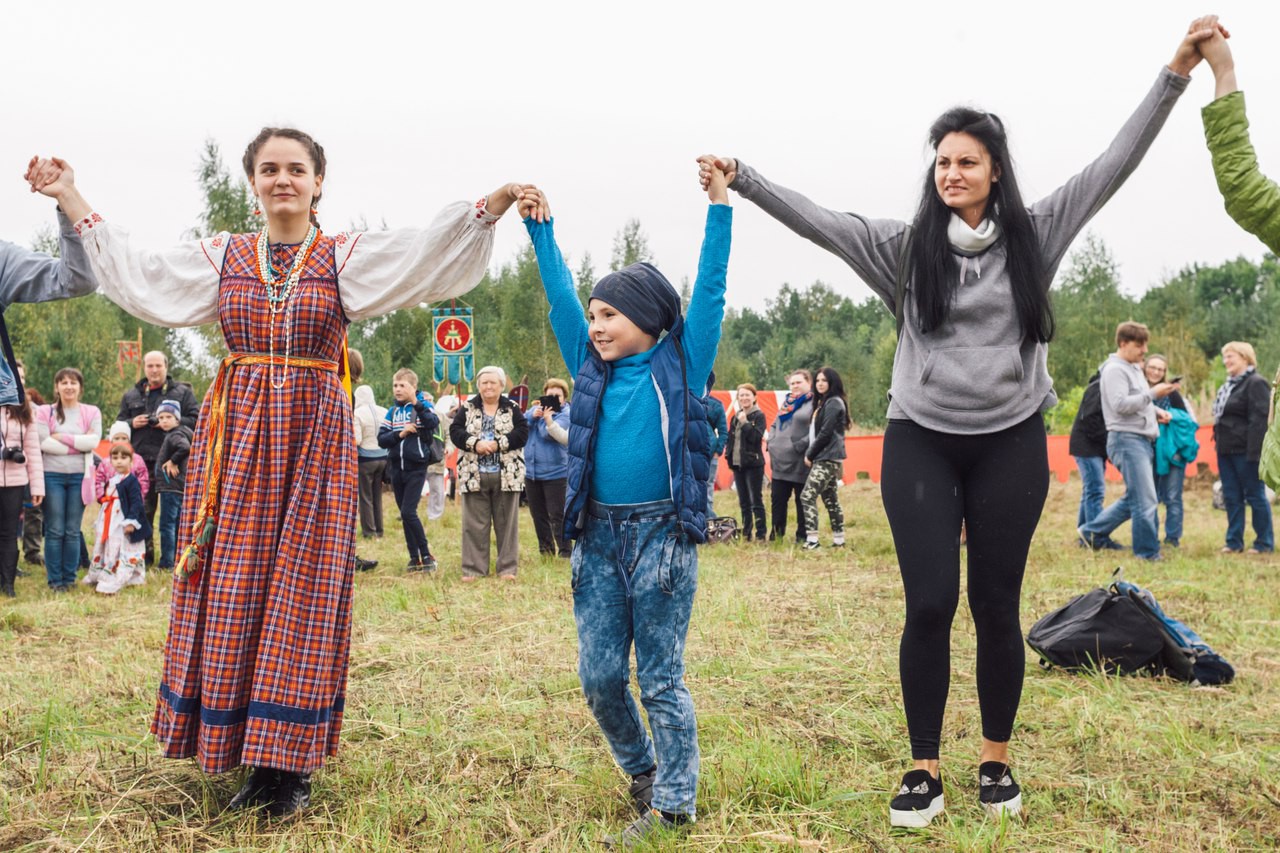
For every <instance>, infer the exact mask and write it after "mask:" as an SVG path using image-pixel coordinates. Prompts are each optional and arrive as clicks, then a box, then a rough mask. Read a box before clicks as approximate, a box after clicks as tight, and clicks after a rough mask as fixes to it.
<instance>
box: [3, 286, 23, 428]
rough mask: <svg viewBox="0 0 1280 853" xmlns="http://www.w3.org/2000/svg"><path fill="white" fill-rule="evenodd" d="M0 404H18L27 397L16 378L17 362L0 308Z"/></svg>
mask: <svg viewBox="0 0 1280 853" xmlns="http://www.w3.org/2000/svg"><path fill="white" fill-rule="evenodd" d="M0 350H3V355H2V356H0V406H20V405H22V403H23V402H24V401H25V400H26V399H27V397H26V394H25V393H24V391H23V388H22V381H21V380H20V379H19V378H18V362H17V361H16V360H15V358H14V355H13V345H12V344H10V343H9V330H8V329H6V328H5V325H4V309H2V308H0Z"/></svg>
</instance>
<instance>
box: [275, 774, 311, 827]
mask: <svg viewBox="0 0 1280 853" xmlns="http://www.w3.org/2000/svg"><path fill="white" fill-rule="evenodd" d="M309 805H311V774H310V773H289V772H286V771H284V770H282V771H280V782H279V783H278V784H277V785H276V787H275V790H274V791H273V792H272V794H271V799H270V801H269V802H268V803H267V814H269V815H271V816H272V817H290V816H292V815H295V814H297V813H298V812H300V811H302V810H303V809H305V808H306V807H307V806H309Z"/></svg>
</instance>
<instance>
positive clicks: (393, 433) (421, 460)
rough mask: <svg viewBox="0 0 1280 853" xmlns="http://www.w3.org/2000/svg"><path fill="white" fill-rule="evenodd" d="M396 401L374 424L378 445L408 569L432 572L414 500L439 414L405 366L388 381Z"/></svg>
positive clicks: (419, 490)
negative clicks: (406, 549) (401, 526)
mask: <svg viewBox="0 0 1280 853" xmlns="http://www.w3.org/2000/svg"><path fill="white" fill-rule="evenodd" d="M391 393H392V394H393V395H394V396H395V399H396V403H395V405H394V406H392V407H391V408H390V409H388V410H387V414H386V416H385V417H384V418H383V419H382V425H381V426H380V427H379V428H378V446H379V447H385V448H386V449H387V470H388V471H390V472H391V489H392V491H394V492H395V496H396V506H398V507H399V508H400V521H401V522H402V523H403V524H404V539H405V544H407V545H408V546H409V566H408V570H409V571H411V572H433V571H435V569H436V561H435V558H434V557H432V556H431V551H430V549H429V548H428V547H427V531H426V530H425V529H423V527H422V519H420V518H418V501H420V500H422V487H423V486H424V485H425V484H426V482H427V465H428V464H429V462H430V459H429V458H428V454H429V453H430V451H431V437H432V436H433V435H434V434H435V431H436V427H437V426H439V424H440V418H439V417H437V416H436V413H435V410H434V409H433V408H432V406H431V402H430V401H429V400H427V398H426V396H425V395H424V394H423V393H422V392H421V391H419V390H418V374H416V373H414V372H413V371H412V370H410V369H409V368H407V367H402V368H400V369H399V370H397V371H396V373H395V376H394V377H393V378H392V382H391Z"/></svg>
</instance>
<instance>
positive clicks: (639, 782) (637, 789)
mask: <svg viewBox="0 0 1280 853" xmlns="http://www.w3.org/2000/svg"><path fill="white" fill-rule="evenodd" d="M657 775H658V768H656V767H650V768H649V769H648V770H646V771H644V772H643V773H637V774H636V775H634V776H632V777H631V787H630V790H629V791H628V793H629V794H631V805H633V806H635V809H636V813H637V814H646V813H648V812H649V810H650V809H651V808H653V780H654V778H656V777H657Z"/></svg>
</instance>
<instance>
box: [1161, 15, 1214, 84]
mask: <svg viewBox="0 0 1280 853" xmlns="http://www.w3.org/2000/svg"><path fill="white" fill-rule="evenodd" d="M1218 31H1219V27H1218V16H1217V15H1204V16H1203V17H1200V18H1196V19H1195V20H1194V21H1192V22H1191V26H1190V27H1188V28H1187V34H1186V35H1185V36H1183V37H1182V42H1181V43H1180V44H1179V45H1178V49H1177V50H1176V51H1174V54H1173V59H1172V60H1171V61H1170V62H1169V70H1170V71H1172V72H1173V73H1174V74H1180V75H1181V76H1183V77H1186V76H1187V75H1189V74H1190V73H1191V69H1193V68H1195V67H1196V66H1197V65H1199V64H1200V60H1201V58H1202V57H1201V55H1200V48H1199V45H1200V43H1201V42H1203V41H1206V40H1207V39H1209V38H1210V37H1212V36H1213V35H1214V33H1217V32H1218Z"/></svg>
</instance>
